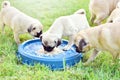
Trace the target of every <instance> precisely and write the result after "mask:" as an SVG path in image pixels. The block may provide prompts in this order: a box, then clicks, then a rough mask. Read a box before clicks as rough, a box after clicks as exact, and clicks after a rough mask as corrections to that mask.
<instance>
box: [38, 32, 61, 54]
mask: <svg viewBox="0 0 120 80" xmlns="http://www.w3.org/2000/svg"><path fill="white" fill-rule="evenodd" d="M40 39H41V41H42V45H43V48H44V50H45V51H47V52H51V51H53V49H54V48H55V47H58V46H59V45H60V44H61V39H60V38H58V37H57V35H55V34H51V33H44V34H42V35H41V36H40Z"/></svg>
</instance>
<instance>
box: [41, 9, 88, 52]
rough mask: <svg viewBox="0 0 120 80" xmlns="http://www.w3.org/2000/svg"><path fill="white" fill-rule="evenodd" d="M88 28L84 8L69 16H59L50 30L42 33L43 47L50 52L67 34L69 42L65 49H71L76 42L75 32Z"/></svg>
mask: <svg viewBox="0 0 120 80" xmlns="http://www.w3.org/2000/svg"><path fill="white" fill-rule="evenodd" d="M86 28H89V24H88V21H87V18H86V12H85V10H84V9H80V10H78V11H76V12H75V13H74V14H72V15H69V16H62V17H59V18H57V19H56V20H55V22H54V23H53V24H52V26H51V27H50V28H49V30H48V31H46V32H45V33H43V34H42V35H41V37H42V38H41V39H42V44H43V47H44V49H45V50H46V51H48V52H50V51H52V50H53V49H54V48H55V47H57V46H59V45H60V43H61V39H62V37H63V36H67V37H69V40H68V44H67V45H66V46H65V47H64V48H63V50H69V49H70V48H71V46H72V45H73V43H74V34H76V33H77V32H79V31H81V30H83V29H86Z"/></svg>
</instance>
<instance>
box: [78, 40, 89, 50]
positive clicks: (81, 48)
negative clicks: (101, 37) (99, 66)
mask: <svg viewBox="0 0 120 80" xmlns="http://www.w3.org/2000/svg"><path fill="white" fill-rule="evenodd" d="M85 45H87V43H86V42H85V40H84V39H81V40H80V42H79V49H80V50H81V51H82V50H83V47H84V46H85Z"/></svg>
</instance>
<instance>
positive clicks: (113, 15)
mask: <svg viewBox="0 0 120 80" xmlns="http://www.w3.org/2000/svg"><path fill="white" fill-rule="evenodd" d="M118 17H120V2H118V4H117V6H116V8H115V9H114V10H113V11H112V13H111V14H110V16H109V17H108V19H107V22H108V23H112V22H116V21H117V20H116V18H118ZM114 20H115V21H114Z"/></svg>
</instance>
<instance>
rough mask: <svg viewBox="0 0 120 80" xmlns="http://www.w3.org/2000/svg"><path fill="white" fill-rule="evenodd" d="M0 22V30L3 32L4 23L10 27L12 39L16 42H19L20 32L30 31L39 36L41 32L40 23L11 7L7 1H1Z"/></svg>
mask: <svg viewBox="0 0 120 80" xmlns="http://www.w3.org/2000/svg"><path fill="white" fill-rule="evenodd" d="M0 22H1V27H2V32H3V33H4V27H5V25H8V26H10V27H11V28H12V30H13V33H14V39H15V41H16V43H17V44H20V40H19V35H20V34H22V33H26V32H28V33H30V34H31V35H32V36H34V37H39V36H40V34H42V28H43V26H42V24H41V23H40V22H39V21H38V20H37V19H34V18H32V17H30V16H27V15H26V14H24V13H23V12H21V11H19V10H18V9H16V8H14V7H12V6H11V5H10V2H9V1H3V3H2V9H1V12H0Z"/></svg>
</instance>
